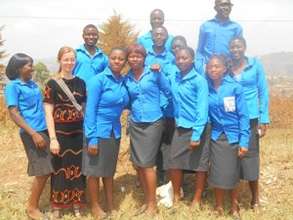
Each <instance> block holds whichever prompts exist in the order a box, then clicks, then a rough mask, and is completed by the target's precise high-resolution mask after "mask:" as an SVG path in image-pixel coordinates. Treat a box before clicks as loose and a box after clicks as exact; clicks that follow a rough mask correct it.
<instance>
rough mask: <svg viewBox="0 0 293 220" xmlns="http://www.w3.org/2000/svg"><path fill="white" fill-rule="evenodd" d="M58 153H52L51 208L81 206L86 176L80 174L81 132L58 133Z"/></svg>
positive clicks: (83, 202)
mask: <svg viewBox="0 0 293 220" xmlns="http://www.w3.org/2000/svg"><path fill="white" fill-rule="evenodd" d="M57 139H58V142H59V145H60V153H59V155H57V156H56V155H54V156H53V158H52V165H53V167H54V170H55V172H54V173H53V174H52V176H51V206H52V208H70V207H72V206H73V205H74V206H83V205H85V203H86V200H85V187H86V178H85V176H83V175H82V174H81V165H82V144H83V134H82V133H73V134H70V135H67V134H59V133H58V132H57Z"/></svg>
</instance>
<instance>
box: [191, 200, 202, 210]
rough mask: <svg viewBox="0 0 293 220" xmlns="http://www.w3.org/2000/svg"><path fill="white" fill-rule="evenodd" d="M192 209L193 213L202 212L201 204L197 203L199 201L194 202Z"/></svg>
mask: <svg viewBox="0 0 293 220" xmlns="http://www.w3.org/2000/svg"><path fill="white" fill-rule="evenodd" d="M190 209H191V210H192V211H200V202H197V201H195V200H193V201H192V203H191V205H190Z"/></svg>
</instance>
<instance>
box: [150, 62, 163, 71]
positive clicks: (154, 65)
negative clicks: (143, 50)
mask: <svg viewBox="0 0 293 220" xmlns="http://www.w3.org/2000/svg"><path fill="white" fill-rule="evenodd" d="M151 70H152V71H154V72H160V70H161V66H160V64H152V65H151Z"/></svg>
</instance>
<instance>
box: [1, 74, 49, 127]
mask: <svg viewBox="0 0 293 220" xmlns="http://www.w3.org/2000/svg"><path fill="white" fill-rule="evenodd" d="M5 101H6V105H7V107H8V108H9V107H17V108H18V111H19V113H20V115H21V116H22V117H23V119H24V121H25V122H26V123H27V124H28V125H29V126H30V127H31V128H32V129H34V130H35V131H43V130H46V129H47V126H46V120H45V112H44V108H43V98H42V93H41V90H40V89H39V87H38V85H37V84H36V83H35V82H34V81H32V80H30V81H28V82H24V81H21V80H20V79H15V80H12V81H10V82H9V83H8V84H7V85H6V88H5ZM20 132H23V129H20Z"/></svg>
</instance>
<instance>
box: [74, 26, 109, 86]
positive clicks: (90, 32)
mask: <svg viewBox="0 0 293 220" xmlns="http://www.w3.org/2000/svg"><path fill="white" fill-rule="evenodd" d="M82 37H83V40H84V44H83V45H81V46H80V47H79V48H78V49H76V65H75V67H74V70H73V72H74V75H76V76H77V77H79V78H81V79H83V80H84V81H85V82H86V83H87V81H89V79H90V78H92V77H93V76H95V75H97V74H98V73H100V72H102V71H103V70H104V69H105V68H106V67H107V65H108V58H107V56H106V55H105V54H104V53H103V51H102V50H101V49H100V48H98V47H97V46H96V45H97V42H98V39H99V31H98V28H97V27H96V26H95V25H93V24H88V25H86V26H85V27H84V28H83V34H82Z"/></svg>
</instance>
